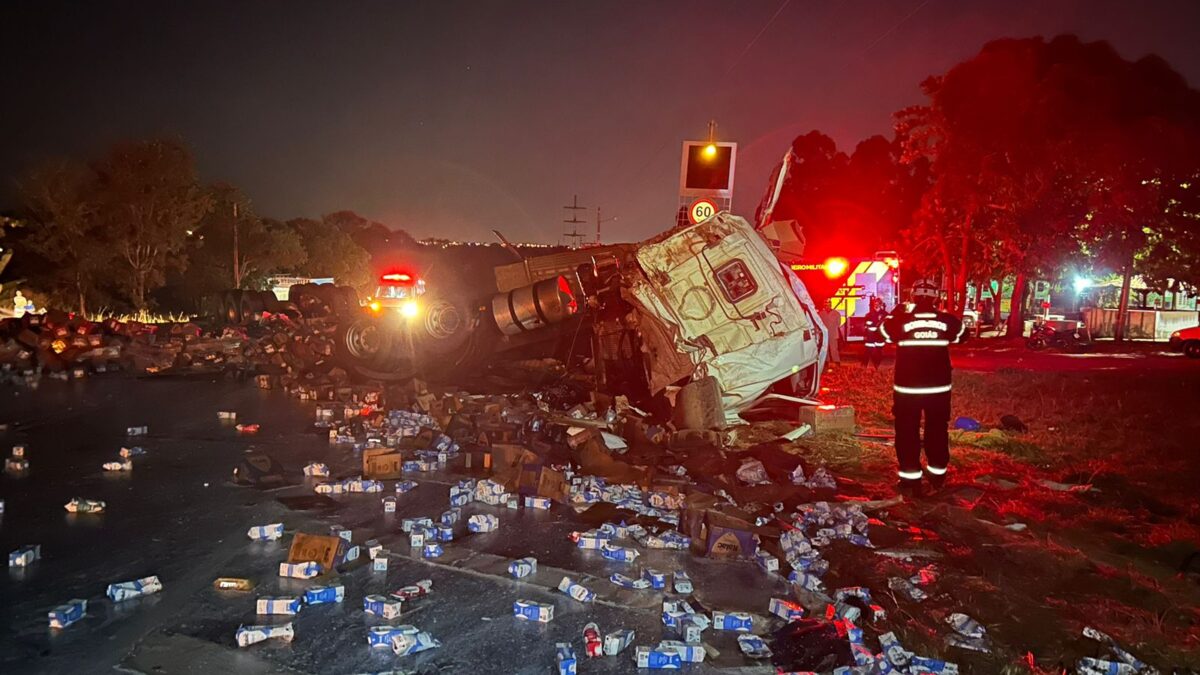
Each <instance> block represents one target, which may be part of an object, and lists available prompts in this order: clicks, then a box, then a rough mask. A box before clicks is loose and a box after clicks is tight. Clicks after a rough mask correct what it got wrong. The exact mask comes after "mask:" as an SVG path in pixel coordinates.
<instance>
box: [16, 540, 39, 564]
mask: <svg viewBox="0 0 1200 675" xmlns="http://www.w3.org/2000/svg"><path fill="white" fill-rule="evenodd" d="M41 557H42V545H41V544H28V545H25V546H22V547H21V548H19V549H17V550H15V551H13V552H12V553H9V554H8V566H9V567H28V566H30V565H32V564H33V563H34V562H36V561H38V560H39V559H41Z"/></svg>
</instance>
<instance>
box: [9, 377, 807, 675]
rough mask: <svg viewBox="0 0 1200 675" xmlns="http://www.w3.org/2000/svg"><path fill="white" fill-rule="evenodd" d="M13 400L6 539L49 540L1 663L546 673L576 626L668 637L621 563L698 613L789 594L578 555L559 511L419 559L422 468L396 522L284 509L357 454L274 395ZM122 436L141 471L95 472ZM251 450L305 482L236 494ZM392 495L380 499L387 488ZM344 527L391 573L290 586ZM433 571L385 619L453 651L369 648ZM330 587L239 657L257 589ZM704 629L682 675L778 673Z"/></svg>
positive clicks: (425, 509) (440, 505) (106, 382)
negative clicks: (55, 627) (522, 567)
mask: <svg viewBox="0 0 1200 675" xmlns="http://www.w3.org/2000/svg"><path fill="white" fill-rule="evenodd" d="M0 396H2V397H3V398H0V423H3V422H7V423H8V425H9V427H8V429H7V431H5V432H3V435H2V436H0V443H2V444H3V445H2V446H0V447H3V448H4V449H5V452H6V453H7V448H8V447H9V446H11V445H13V444H16V443H24V444H26V445H27V446H28V453H27V457H28V459H29V461H30V465H31V468H30V471H29V473H28V475H26V476H24V477H13V476H10V475H6V476H4V477H3V478H2V479H0V487H2V495H0V496H2V497H3V498H4V499H5V501H6V502H7V509H6V513H5V514H4V516H3V518H4V520H3V522H2V523H0V542H2V543H3V548H4V550H5V551H6V552H7V551H11V550H14V549H15V548H17V547H18V546H20V545H22V544H27V543H40V544H41V545H42V556H43V559H42V560H41V561H39V562H37V563H35V564H34V565H33V566H31V567H30V568H28V569H27V570H23V571H16V570H11V569H10V571H9V573H8V574H7V576H6V577H5V578H4V579H3V580H0V598H2V600H0V606H2V607H3V608H4V614H5V625H4V627H3V633H0V655H2V656H0V671H2V672H46V673H51V672H53V673H59V672H106V671H109V670H110V669H112V668H113V667H118V668H120V669H121V670H123V671H126V672H155V673H175V672H187V673H192V672H195V673H201V672H204V673H212V672H222V671H223V672H230V673H258V672H312V673H356V672H378V671H390V670H393V669H395V670H401V671H415V672H445V673H458V672H489V673H490V672H494V673H546V672H554V663H555V657H554V643H555V642H570V643H571V644H572V645H573V646H574V648H575V651H576V654H577V655H578V656H579V657H581V659H582V658H583V644H582V640H581V639H580V634H581V631H582V628H583V626H584V624H586V623H587V622H589V621H595V622H597V623H598V624H599V625H600V628H601V632H602V633H603V632H608V631H612V630H615V629H617V628H631V629H633V630H634V631H635V632H636V636H637V637H636V639H635V641H634V644H635V645H653V644H657V642H658V641H659V640H660V639H663V638H669V637H671V636H669V635H668V634H667V633H666V632H665V629H664V627H663V626H662V623H661V618H660V614H661V601H662V599H663V597H664V594H663V593H662V592H660V591H632V590H627V589H622V588H620V587H617V586H615V585H613V584H611V583H610V582H609V581H608V579H607V577H608V575H609V574H611V573H612V572H618V571H619V572H623V573H625V574H627V575H630V576H637V575H638V570H639V569H640V567H642V566H646V567H653V568H656V569H659V570H662V571H667V572H670V571H671V570H674V569H686V570H688V571H689V573H690V574H691V576H692V578H693V580H694V583H695V586H696V594H695V596H694V597H695V599H697V600H699V602H700V603H701V604H703V605H704V606H706V607H708V608H709V609H714V608H716V609H725V610H740V611H749V612H751V613H753V614H755V615H756V617H765V615H766V607H767V603H768V600H769V598H770V597H772V596H776V597H786V596H787V590H788V589H787V583H786V582H785V581H784V580H783V579H782V578H780V577H778V576H770V575H767V574H766V573H764V572H762V571H761V570H759V569H758V568H757V567H756V566H755V565H753V564H751V563H722V562H715V561H710V560H705V559H700V558H696V557H694V556H692V555H691V554H690V553H688V552H679V551H647V550H642V554H643V555H642V557H641V558H639V559H638V561H637V562H636V563H633V564H626V563H619V562H612V561H608V560H605V559H603V558H601V557H600V555H599V553H598V552H595V551H583V550H580V549H577V548H575V546H574V545H573V544H572V543H571V542H570V541H568V540H567V538H566V535H567V533H568V532H570V531H571V530H582V529H587V527H588V526H587V525H585V524H583V523H582V522H580V521H579V520H578V518H577V516H576V514H575V513H574V511H573V510H571V509H568V508H566V507H563V506H561V505H555V507H554V508H553V510H551V511H538V510H519V511H518V510H509V509H506V508H504V507H491V506H487V505H485V504H481V503H478V502H473V503H471V504H470V505H468V506H467V507H466V508H465V509H464V513H463V520H462V521H461V522H460V523H459V524H457V525H456V526H455V533H456V540H455V541H454V542H452V543H449V544H444V547H445V549H446V553H445V555H444V556H443V557H441V558H438V559H436V560H424V559H422V558H420V557H419V556H418V555H415V554H414V553H412V552H410V550H409V546H408V542H407V536H406V535H404V534H403V533H401V532H400V531H399V529H400V527H399V526H400V521H401V519H403V518H405V517H408V516H429V517H432V518H434V519H435V520H436V519H437V517H438V514H440V513H441V512H442V511H444V510H445V509H446V508H447V507H448V493H449V486H450V485H451V484H452V483H453V482H454V481H455V480H456V479H457V478H458V476H455V475H450V474H443V473H432V474H416V475H414V476H412V478H414V479H415V480H416V481H417V482H418V483H419V484H420V485H419V487H418V488H417V489H416V490H414V491H413V492H410V493H408V494H406V495H402V496H400V498H399V504H398V507H397V513H395V514H384V513H383V512H382V507H381V505H380V501H379V497H380V496H381V495H378V494H374V495H371V494H359V495H346V496H339V497H335V498H334V500H335V501H336V505H335V506H334V508H332V509H328V510H322V511H293V510H289V509H288V508H287V507H285V506H284V505H283V504H281V503H280V502H279V501H278V499H277V498H278V497H283V496H289V495H310V494H312V490H311V483H310V482H306V479H305V478H304V477H303V475H302V472H301V467H303V465H304V464H305V463H307V462H309V461H324V462H327V463H328V464H329V465H330V467H331V468H332V469H333V472H334V475H335V476H338V475H352V474H355V473H357V468H356V467H357V466H358V465H359V460H358V458H357V457H356V456H355V455H354V453H353V452H352V451H351V450H350V449H348V448H338V447H331V446H330V445H329V443H328V441H327V439H326V437H325V436H323V435H319V434H317V433H314V432H313V431H312V420H313V419H314V412H313V411H314V407H315V404H312V403H304V402H299V401H295V400H293V399H290V398H288V397H286V396H285V395H284V394H282V393H280V392H277V391H262V390H259V389H256V388H254V387H253V386H252V385H249V384H238V383H233V382H225V381H204V380H132V379H127V378H125V379H121V378H114V377H108V378H97V379H92V380H87V381H82V382H73V383H60V382H45V383H43V385H42V386H41V388H39V389H38V390H37V391H33V392H31V391H28V390H14V389H7V390H4V391H3V392H2V393H0ZM219 410H234V411H236V412H237V413H238V419H239V421H243V422H247V423H258V424H261V425H262V431H261V432H260V433H259V434H258V435H255V436H241V435H239V434H238V433H237V432H236V431H235V430H234V429H233V428H232V426H231V425H229V424H228V423H221V422H219V421H218V419H217V412H218V411H219ZM142 424H146V425H149V427H150V435H149V436H148V437H146V438H138V439H127V438H126V437H125V429H126V427H128V426H133V425H142ZM122 445H140V446H142V447H144V448H145V449H146V451H147V454H146V456H144V457H141V458H137V459H135V460H134V464H135V466H134V469H133V471H132V472H130V473H129V474H123V475H110V474H105V473H104V472H102V471H101V469H100V465H101V464H102V463H103V462H105V461H109V460H112V459H115V457H116V454H117V450H118V449H119V448H120V447H121V446H122ZM250 446H255V447H258V448H261V449H265V450H267V451H269V452H270V453H271V454H272V455H274V456H275V457H276V458H277V459H278V460H280V462H282V463H283V465H284V467H285V469H286V473H287V475H288V478H289V479H290V480H291V481H293V482H294V485H293V486H291V487H286V488H281V489H277V490H272V491H266V490H258V489H253V488H244V487H237V486H234V485H233V484H232V483H231V482H230V481H229V478H230V476H231V471H232V468H233V467H234V466H235V465H236V463H237V461H238V459H239V455H240V454H241V453H242V452H243V451H244V450H245V449H246V448H248V447H250ZM309 481H311V479H309ZM391 485H392V481H389V482H388V484H387V491H385V492H384V493H383V494H392V492H391ZM73 496H80V497H88V498H93V499H102V500H104V501H106V502H107V510H106V512H105V513H103V514H95V515H71V514H68V513H67V512H66V511H64V510H63V508H62V505H63V504H64V503H65V502H66V501H68V500H69V499H70V498H71V497H73ZM474 513H493V514H495V515H497V516H498V517H499V518H500V521H501V526H500V529H499V530H498V531H497V532H493V533H487V534H469V533H467V532H466V525H465V521H466V518H467V517H468V516H469V515H471V514H474ZM280 521H282V522H283V523H284V525H285V528H286V531H287V534H285V536H284V538H283V540H282V541H279V542H252V541H250V540H249V539H247V537H246V535H245V532H246V529H247V528H249V527H251V526H253V525H258V524H266V523H271V522H280ZM335 523H336V524H340V525H343V526H345V527H348V528H350V529H351V530H352V531H353V535H354V541H355V543H362V542H363V541H365V540H366V539H370V538H377V539H379V540H380V541H381V543H382V544H383V546H384V547H385V548H387V549H389V550H390V552H391V559H390V566H389V571H388V572H387V573H380V572H373V571H372V570H371V569H370V567H369V565H367V564H366V562H367V561H365V560H362V561H359V563H358V564H351V565H350V566H349V567H348V568H346V569H344V570H343V571H342V572H341V573H335V574H331V575H328V576H322V577H319V578H318V579H316V580H313V581H311V582H310V581H301V580H293V579H285V578H280V577H279V576H278V575H277V571H278V564H279V562H281V561H283V560H284V559H285V558H286V555H287V547H288V545H289V542H290V539H291V537H290V535H291V533H293V532H296V531H304V532H310V533H316V534H326V533H327V532H328V527H329V525H331V524H335ZM528 555H533V556H535V557H537V558H538V560H539V571H538V573H537V575H535V576H533V577H529V578H526V579H522V580H514V579H512V578H510V577H509V576H508V575H507V564H508V562H509V560H510V559H513V558H517V557H524V556H528ZM364 558H365V556H364ZM150 574H156V575H158V576H159V578H160V579H161V580H162V582H163V584H164V587H165V588H164V590H163V591H162V592H161V593H159V594H156V595H153V596H149V597H146V598H142V599H136V600H132V601H126V602H123V603H116V604H114V603H112V602H110V601H109V600H108V599H107V598H105V597H104V591H105V587H106V586H107V584H109V583H112V582H116V581H124V580H129V579H134V578H138V577H143V576H147V575H150ZM564 574H570V575H571V576H572V578H574V579H576V580H577V581H580V582H581V583H583V584H584V585H586V586H588V587H589V588H591V589H592V590H594V591H596V593H597V595H598V599H597V602H595V603H589V604H582V603H578V602H576V601H574V600H572V599H570V598H568V597H567V596H565V595H563V594H561V593H559V592H558V591H556V590H553V589H554V587H555V586H556V585H557V584H558V581H559V580H560V579H561V578H562V576H563V575H564ZM218 576H237V577H248V578H251V579H253V580H255V581H256V582H257V583H258V587H257V588H256V589H255V590H254V591H252V592H249V593H236V592H218V591H215V590H213V588H212V581H213V579H214V578H216V577H218ZM421 579H432V580H433V583H434V586H433V588H434V591H433V594H431V595H430V596H429V597H427V598H423V599H420V600H417V601H414V602H412V603H406V604H405V612H404V615H403V616H402V617H400V618H399V619H397V620H394V621H391V622H386V623H393V624H413V625H416V626H418V627H419V628H420V629H421V630H424V631H428V632H429V633H431V634H432V635H433V636H434V637H436V638H438V639H440V640H441V641H442V647H441V648H439V649H435V650H431V651H427V652H423V653H420V654H417V655H413V656H403V657H398V656H395V655H394V654H392V652H391V651H390V650H387V649H370V648H369V647H368V646H367V642H366V633H367V627H368V626H371V625H377V624H380V623H385V622H383V621H382V620H378V619H376V618H375V617H373V616H372V615H369V614H365V613H364V612H363V610H362V597H363V596H364V595H366V594H369V593H383V594H386V593H387V592H389V591H393V590H396V589H397V588H400V587H401V586H405V585H408V584H412V583H415V582H416V581H418V580H421ZM334 580H336V581H338V582H340V583H343V584H344V585H345V587H346V600H345V602H343V603H338V604H329V605H319V606H315V607H310V608H305V609H303V610H302V611H301V612H300V614H299V615H298V616H297V617H295V629H296V639H295V641H294V642H292V643H290V644H287V643H278V644H274V643H272V642H267V643H263V644H259V645H255V646H252V647H249V648H246V649H240V650H239V649H237V647H236V643H235V640H234V633H235V631H236V629H237V627H238V625H239V624H242V623H245V624H251V623H272V621H271V620H270V617H256V615H255V613H254V600H255V598H256V597H258V596H262V595H298V594H303V591H304V589H305V588H307V587H309V586H312V585H318V584H322V583H329V582H331V581H334ZM77 597H78V598H86V599H88V600H89V606H88V616H87V617H86V618H85V619H84V620H82V621H81V622H79V623H77V624H75V625H73V626H71V627H69V628H67V629H65V630H62V631H52V630H50V629H48V628H47V619H46V613H47V611H49V610H50V609H51V608H53V607H54V606H56V605H58V604H61V603H63V602H66V601H67V600H70V599H71V598H77ZM517 599H530V600H535V601H538V602H543V603H551V604H553V605H554V606H555V618H554V620H553V621H552V622H550V623H549V624H537V623H529V622H523V621H518V620H516V619H514V618H513V616H512V603H513V601H514V600H517ZM765 621H766V620H765V618H763V619H759V618H756V625H763V626H764V627H767V626H770V627H773V626H775V625H777V621H772V622H771V623H769V624H768V623H766V622H765ZM755 632H756V633H761V632H765V631H760V630H756V631H755ZM704 636H705V642H706V643H708V644H709V645H710V646H711V647H712V648H714V650H715V651H716V652H717V653H716V654H714V653H713V652H710V658H709V662H707V663H705V664H702V665H701V664H697V665H694V666H690V667H688V668H685V671H691V672H710V671H714V670H716V669H717V668H720V670H722V671H723V672H772V671H771V669H770V668H769V667H764V666H756V665H755V664H754V663H753V662H751V661H748V660H746V659H745V658H744V657H743V656H742V655H741V654H740V652H739V651H738V648H737V643H736V634H735V633H723V632H719V631H714V630H711V629H710V630H709V631H706V632H705V634H704ZM632 659H633V647H630V648H629V649H628V650H626V651H625V652H623V653H622V654H621V655H619V656H617V657H609V658H601V659H592V660H586V661H587V662H586V663H582V662H581V664H580V672H588V673H623V672H637V670H636V668H634V665H633V661H632Z"/></svg>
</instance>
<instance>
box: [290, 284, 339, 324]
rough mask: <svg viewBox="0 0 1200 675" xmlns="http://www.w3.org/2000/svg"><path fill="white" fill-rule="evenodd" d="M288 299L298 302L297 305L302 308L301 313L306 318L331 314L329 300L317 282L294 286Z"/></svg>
mask: <svg viewBox="0 0 1200 675" xmlns="http://www.w3.org/2000/svg"><path fill="white" fill-rule="evenodd" d="M288 299H289V300H291V301H292V302H294V303H296V306H297V307H299V308H300V313H301V314H303V315H304V316H305V318H315V317H321V316H328V315H329V311H330V307H329V301H328V300H327V299H326V296H325V294H324V292H323V291H322V290H321V287H320V286H318V285H317V284H300V285H299V287H297V286H292V289H291V291H290V292H289V293H288Z"/></svg>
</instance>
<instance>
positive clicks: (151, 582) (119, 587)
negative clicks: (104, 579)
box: [107, 576, 163, 602]
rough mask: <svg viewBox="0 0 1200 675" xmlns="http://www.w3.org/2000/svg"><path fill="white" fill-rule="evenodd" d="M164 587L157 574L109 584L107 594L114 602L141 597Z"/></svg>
mask: <svg viewBox="0 0 1200 675" xmlns="http://www.w3.org/2000/svg"><path fill="white" fill-rule="evenodd" d="M162 589H163V585H162V582H161V581H159V580H158V577H156V576H150V577H143V578H141V579H134V580H133V581H122V582H118V583H115V584H109V585H108V591H107V595H108V598H109V599H110V600H112V601H113V602H121V601H122V600H130V599H132V598H140V597H142V596H143V595H151V594H154V593H157V592H159V591H161V590H162Z"/></svg>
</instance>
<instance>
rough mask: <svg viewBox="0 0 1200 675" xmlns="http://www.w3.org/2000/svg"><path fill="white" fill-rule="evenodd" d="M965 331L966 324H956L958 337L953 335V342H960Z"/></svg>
mask: <svg viewBox="0 0 1200 675" xmlns="http://www.w3.org/2000/svg"><path fill="white" fill-rule="evenodd" d="M966 329H967V324H966V322H963V323H960V324H958V335H955V336H954V341H955V342H958V341H959V340H961V339H962V336H963V331H965V330H966Z"/></svg>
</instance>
